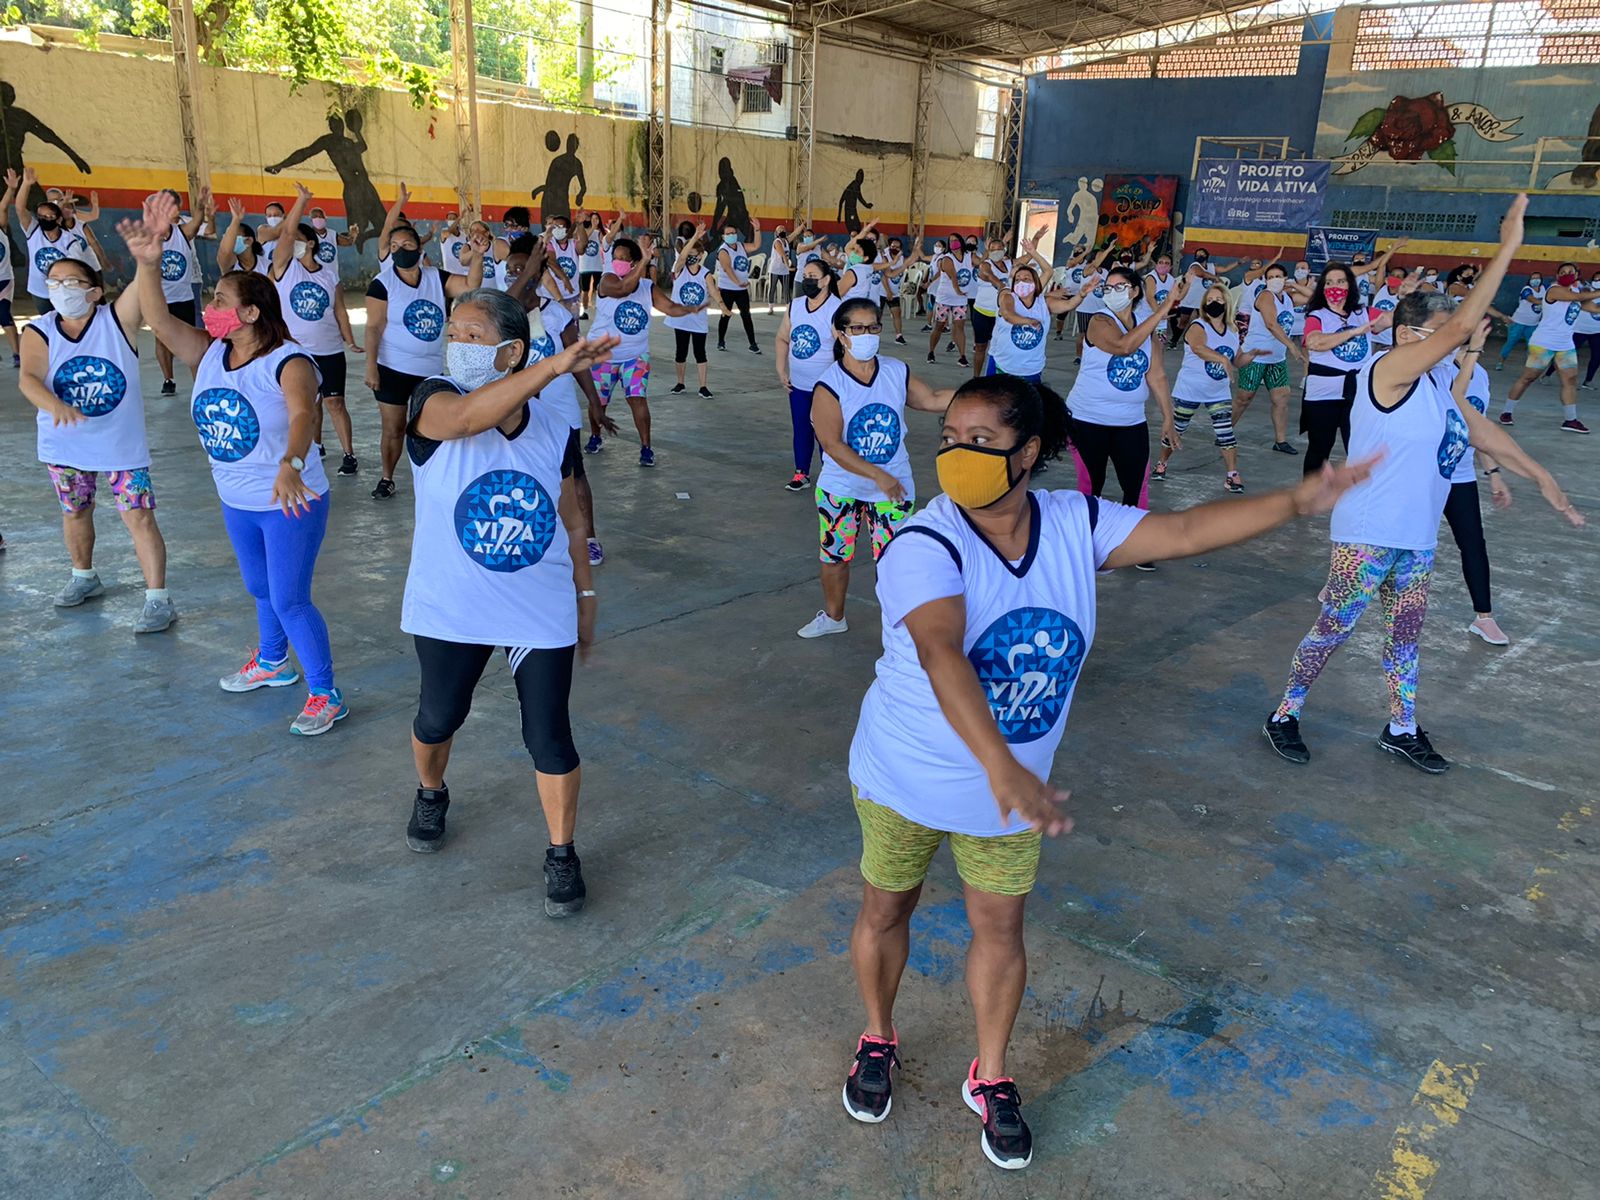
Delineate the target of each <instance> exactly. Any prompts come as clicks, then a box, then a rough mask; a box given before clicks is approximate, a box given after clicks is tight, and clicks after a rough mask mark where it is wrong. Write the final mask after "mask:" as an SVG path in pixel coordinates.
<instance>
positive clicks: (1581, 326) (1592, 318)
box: [1572, 283, 1600, 354]
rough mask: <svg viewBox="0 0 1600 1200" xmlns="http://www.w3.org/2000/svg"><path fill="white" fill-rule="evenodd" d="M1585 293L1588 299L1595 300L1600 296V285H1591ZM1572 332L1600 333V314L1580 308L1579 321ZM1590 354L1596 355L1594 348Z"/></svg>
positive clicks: (1575, 323) (1584, 290)
mask: <svg viewBox="0 0 1600 1200" xmlns="http://www.w3.org/2000/svg"><path fill="white" fill-rule="evenodd" d="M1583 293H1584V296H1585V297H1586V298H1587V299H1590V300H1592V299H1594V298H1595V296H1596V295H1597V294H1600V283H1591V284H1590V285H1589V286H1588V287H1587V288H1584V289H1583ZM1572 332H1573V333H1600V313H1593V312H1590V311H1589V310H1588V309H1586V308H1579V309H1578V319H1577V321H1576V322H1574V324H1573V326H1572ZM1589 353H1591V354H1593V353H1594V350H1593V348H1592V347H1591V348H1590V351H1589Z"/></svg>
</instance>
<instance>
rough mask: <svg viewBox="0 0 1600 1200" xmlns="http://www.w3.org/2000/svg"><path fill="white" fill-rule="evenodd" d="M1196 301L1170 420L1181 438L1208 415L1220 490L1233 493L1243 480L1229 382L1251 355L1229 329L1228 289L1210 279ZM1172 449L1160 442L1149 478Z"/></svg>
mask: <svg viewBox="0 0 1600 1200" xmlns="http://www.w3.org/2000/svg"><path fill="white" fill-rule="evenodd" d="M1204 297H1205V298H1204V299H1203V300H1202V301H1201V303H1200V319H1199V320H1198V321H1191V322H1190V323H1189V328H1187V329H1186V330H1184V331H1183V365H1182V366H1181V367H1179V368H1178V377H1177V379H1176V380H1174V381H1173V384H1172V424H1173V427H1174V428H1175V429H1177V431H1178V436H1179V437H1180V438H1181V437H1182V436H1183V435H1184V434H1185V433H1187V432H1188V431H1189V422H1190V421H1192V420H1194V415H1195V413H1197V412H1199V411H1200V410H1201V409H1202V408H1203V409H1205V410H1206V415H1207V416H1208V417H1210V418H1211V433H1212V436H1213V437H1214V438H1215V439H1216V443H1217V449H1219V450H1220V451H1221V452H1222V465H1223V468H1224V469H1225V470H1226V472H1227V474H1225V475H1224V476H1223V477H1222V486H1223V488H1224V490H1226V491H1228V492H1230V493H1232V494H1233V495H1236V496H1237V495H1239V494H1240V493H1241V492H1243V491H1244V481H1243V480H1242V479H1240V478H1239V451H1238V442H1237V441H1236V440H1235V438H1234V436H1233V381H1234V379H1235V377H1236V374H1237V372H1238V369H1239V368H1240V367H1242V366H1244V365H1245V364H1246V363H1248V362H1249V361H1250V359H1251V358H1252V357H1254V355H1253V354H1252V353H1251V352H1250V351H1248V350H1247V351H1244V352H1243V353H1241V352H1240V350H1239V331H1238V330H1237V329H1235V328H1234V327H1233V312H1232V307H1233V304H1232V298H1233V291H1232V290H1231V289H1230V288H1229V287H1228V286H1227V285H1226V284H1223V283H1213V284H1212V285H1211V286H1210V287H1208V288H1207V289H1206V290H1205V293H1204ZM1176 452H1177V451H1176V450H1175V449H1174V448H1173V447H1172V446H1171V445H1170V444H1168V443H1163V444H1162V446H1161V461H1160V462H1158V463H1156V465H1155V469H1154V470H1153V471H1151V472H1150V482H1151V483H1160V482H1162V481H1163V480H1165V479H1166V477H1167V460H1168V459H1169V458H1171V457H1172V456H1173V454H1175V453H1176Z"/></svg>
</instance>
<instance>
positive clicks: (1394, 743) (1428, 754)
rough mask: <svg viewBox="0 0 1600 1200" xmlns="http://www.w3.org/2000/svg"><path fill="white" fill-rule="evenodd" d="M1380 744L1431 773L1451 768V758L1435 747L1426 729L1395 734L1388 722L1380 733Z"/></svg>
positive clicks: (1414, 765)
mask: <svg viewBox="0 0 1600 1200" xmlns="http://www.w3.org/2000/svg"><path fill="white" fill-rule="evenodd" d="M1378 745H1380V746H1382V747H1383V748H1384V749H1385V750H1387V751H1388V752H1389V753H1390V754H1398V755H1399V756H1400V757H1401V758H1403V759H1405V760H1406V761H1407V762H1408V763H1410V764H1411V765H1412V766H1413V767H1415V768H1416V769H1417V770H1419V771H1426V772H1427V773H1428V774H1429V775H1443V774H1444V773H1445V772H1446V771H1448V770H1449V769H1450V760H1449V759H1448V758H1446V757H1445V756H1444V755H1442V754H1440V753H1439V752H1438V751H1437V750H1435V749H1434V748H1433V743H1432V742H1430V741H1429V740H1428V731H1427V730H1426V729H1419V730H1417V731H1416V732H1415V733H1399V734H1395V733H1390V732H1389V726H1388V724H1387V723H1386V724H1385V725H1384V727H1383V732H1382V733H1380V734H1379V735H1378Z"/></svg>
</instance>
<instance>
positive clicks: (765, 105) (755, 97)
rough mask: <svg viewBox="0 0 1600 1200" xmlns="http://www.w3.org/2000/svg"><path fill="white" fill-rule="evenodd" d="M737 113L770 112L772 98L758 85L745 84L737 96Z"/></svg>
mask: <svg viewBox="0 0 1600 1200" xmlns="http://www.w3.org/2000/svg"><path fill="white" fill-rule="evenodd" d="M739 111H740V112H746V113H765V112H771V111H772V96H771V94H770V93H769V92H768V91H767V89H766V88H765V87H763V86H762V85H761V84H759V83H747V84H745V85H744V90H743V92H741V93H740V96H739Z"/></svg>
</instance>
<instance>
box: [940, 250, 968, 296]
mask: <svg viewBox="0 0 1600 1200" xmlns="http://www.w3.org/2000/svg"><path fill="white" fill-rule="evenodd" d="M943 261H945V262H947V263H949V264H950V266H951V268H952V269H953V270H954V271H955V273H956V278H955V282H954V283H951V282H950V277H949V276H948V275H946V274H945V273H944V272H943V271H942V270H940V271H939V275H938V277H937V278H936V279H935V280H934V284H933V299H934V303H936V304H943V305H944V306H945V307H947V308H960V307H961V306H962V305H963V304H965V303H966V302H967V290H968V289H969V288H970V287H972V255H971V254H963V255H962V256H961V257H960V258H957V257H955V256H954V255H952V254H950V253H949V252H948V251H946V252H945V255H944V259H943ZM936 269H937V267H936Z"/></svg>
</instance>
